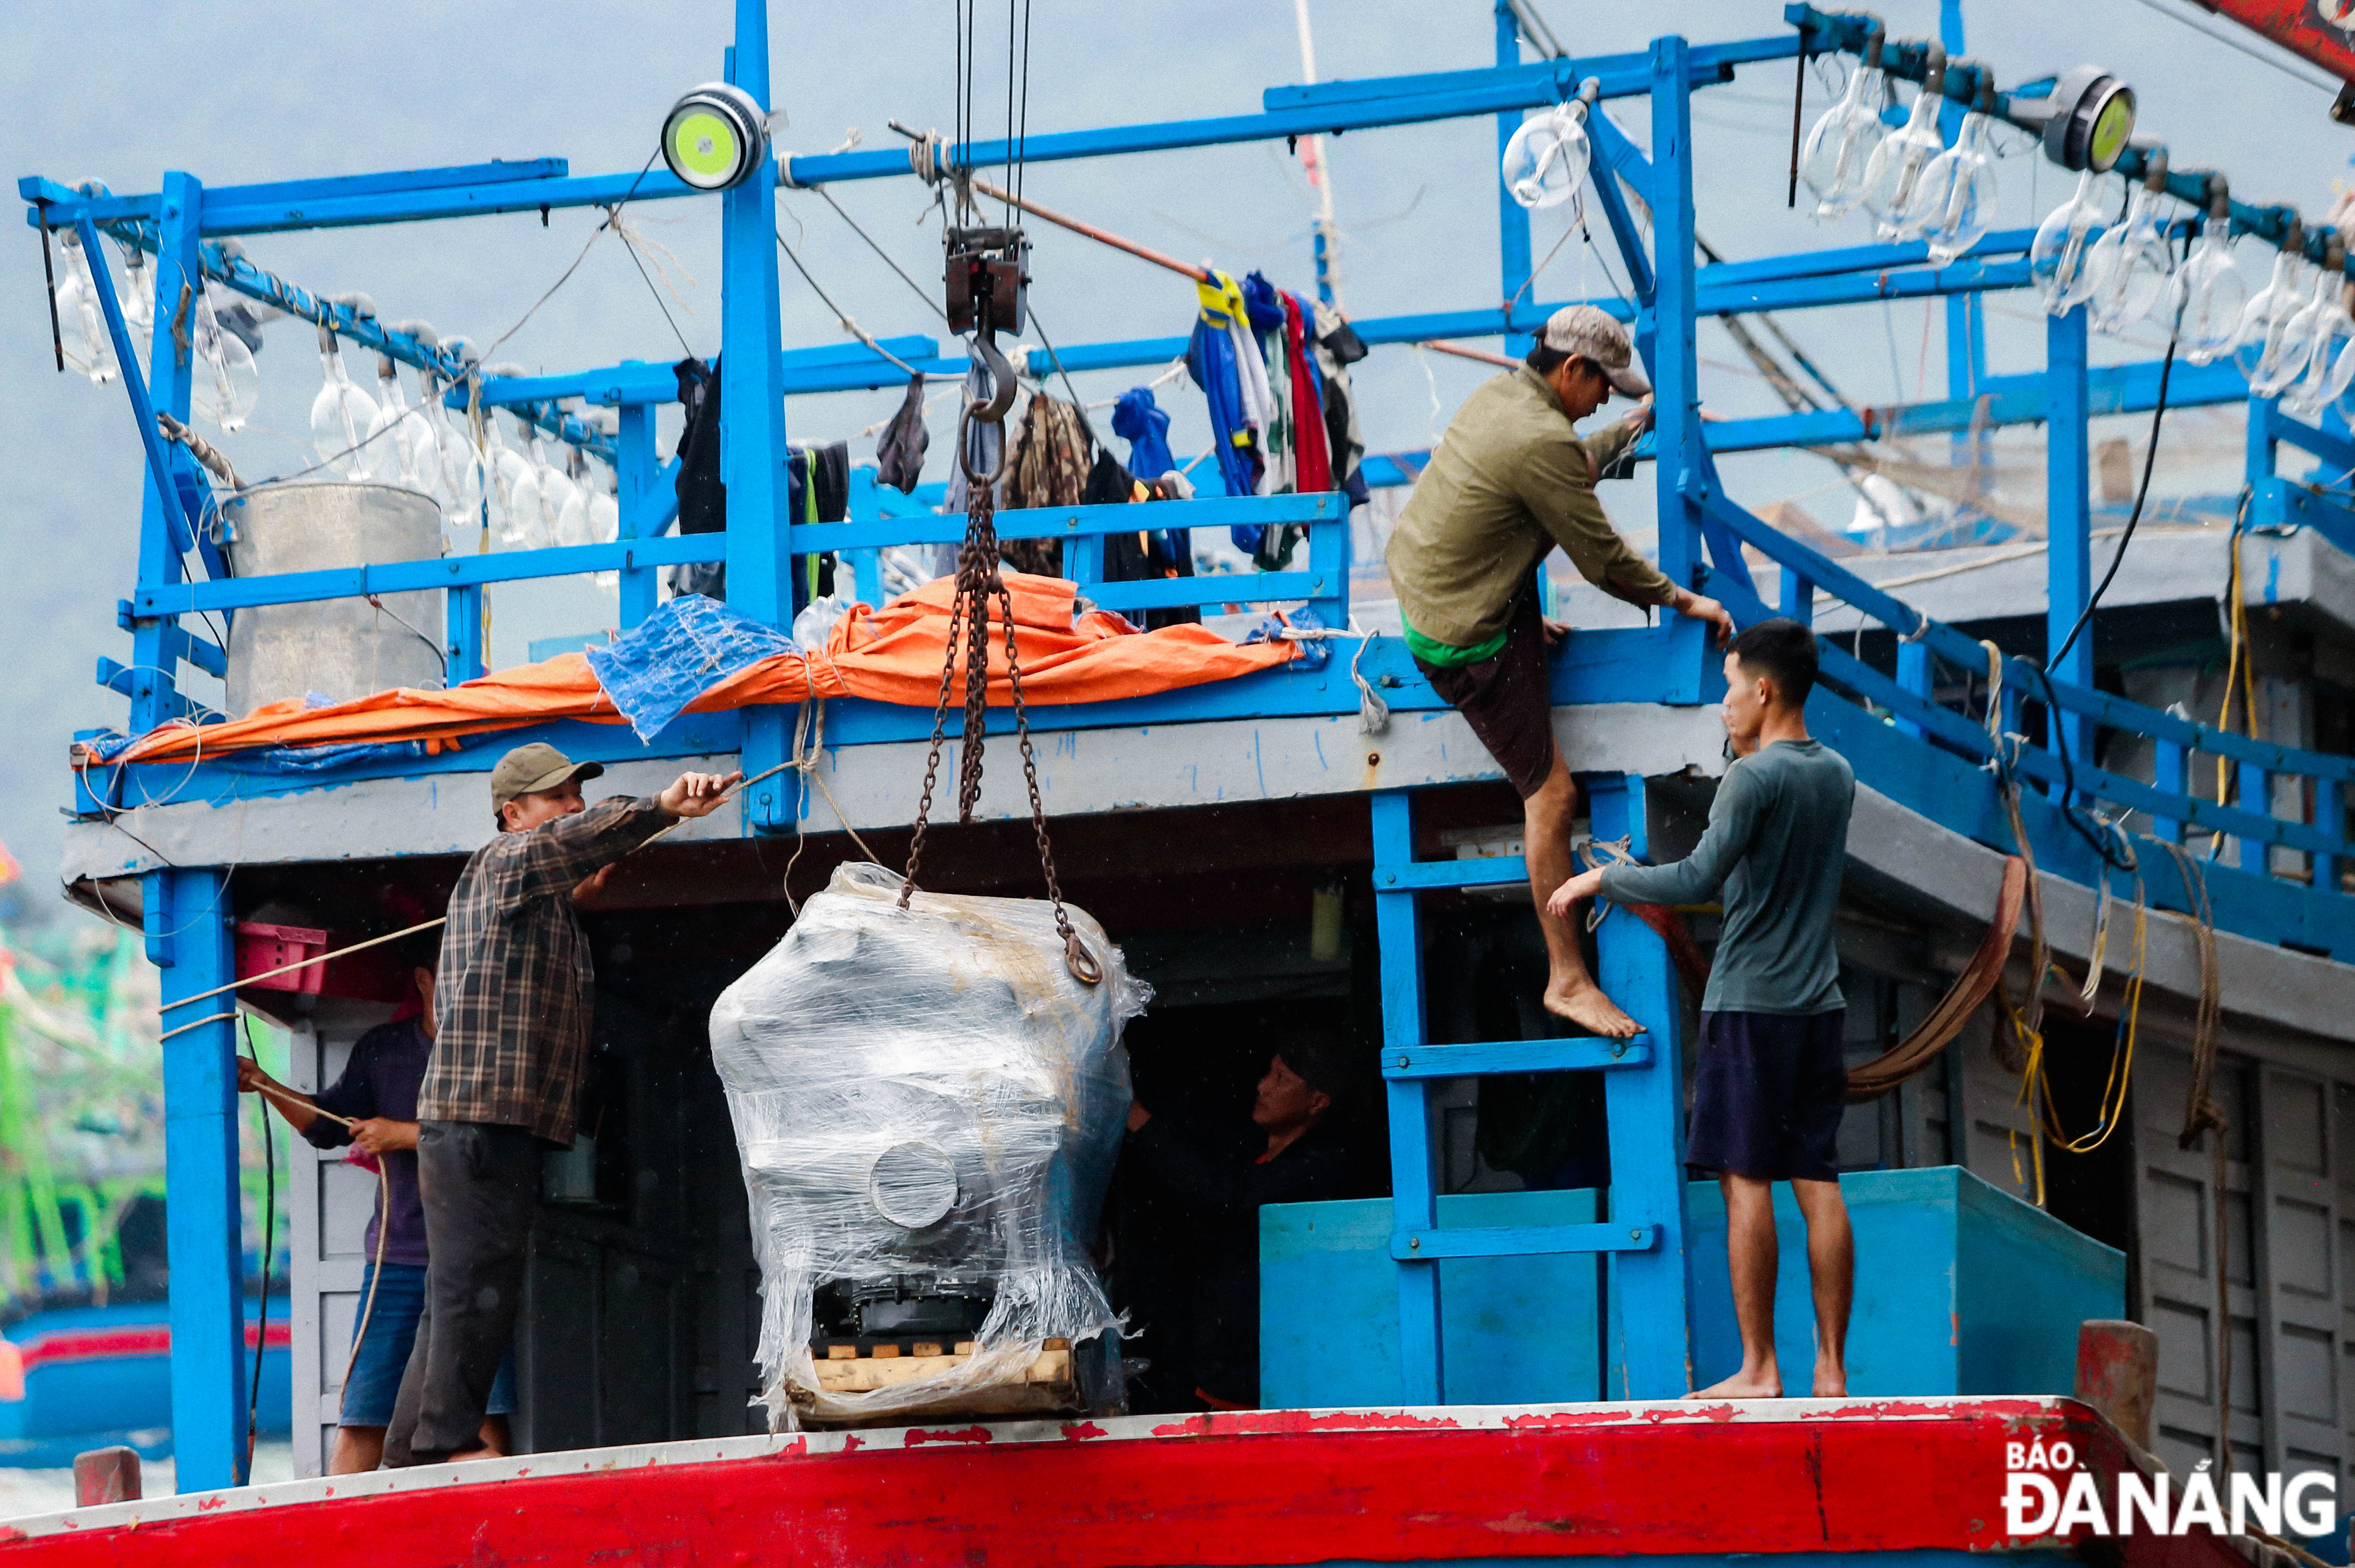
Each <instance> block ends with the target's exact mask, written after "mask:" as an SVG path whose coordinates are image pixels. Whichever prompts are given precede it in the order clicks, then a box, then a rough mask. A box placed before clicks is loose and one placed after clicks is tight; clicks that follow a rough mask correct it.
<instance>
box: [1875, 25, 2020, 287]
mask: <svg viewBox="0 0 2355 1568" xmlns="http://www.w3.org/2000/svg"><path fill="white" fill-rule="evenodd" d="M1974 69H1977V72H1978V93H1977V98H1976V99H1975V100H1974V101H1973V102H1972V105H1971V112H1969V113H1967V114H1966V115H1964V116H1963V123H1962V128H1961V129H1960V130H1959V131H1957V132H1956V133H1955V144H1954V145H1953V146H1951V147H1949V148H1947V149H1946V150H1945V152H1943V153H1940V154H1939V155H1937V156H1936V157H1934V158H1932V159H1931V160H1930V163H1929V166H1928V167H1926V168H1924V169H1923V171H1922V177H1921V178H1920V179H1919V180H1917V181H1915V182H1914V186H1913V200H1912V201H1911V202H1909V203H1908V204H1907V206H1906V208H1905V212H1904V217H1903V219H1902V222H1901V223H1900V224H1899V228H1900V229H1902V231H1903V232H1904V233H1905V234H1906V235H1908V236H1913V235H1918V236H1920V237H1921V238H1922V239H1923V240H1927V241H1929V245H1930V264H1931V265H1932V266H1934V267H1943V266H1945V264H1946V263H1947V262H1949V261H1953V260H1954V259H1955V257H1957V256H1959V255H1961V254H1962V253H1963V252H1964V251H1968V250H1969V249H1970V248H1971V247H1972V246H1974V245H1976V244H1977V243H1978V242H1979V237H1980V236H1981V235H1984V234H1985V233H1986V232H1987V225H1988V224H1990V223H1991V222H1993V221H1994V220H1995V204H1996V195H1997V192H1996V178H1995V142H1994V139H1993V136H1994V132H1993V125H1994V120H1993V115H1994V113H1995V79H1994V78H1993V77H1992V76H1991V75H1989V74H1988V72H1987V68H1986V67H1984V66H1979V67H1976V68H1974Z"/></svg>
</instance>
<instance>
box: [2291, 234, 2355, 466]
mask: <svg viewBox="0 0 2355 1568" xmlns="http://www.w3.org/2000/svg"><path fill="white" fill-rule="evenodd" d="M2330 247H2331V250H2332V251H2335V252H2336V253H2337V254H2338V257H2339V265H2338V266H2337V267H2336V268H2333V267H2331V266H2330V265H2329V263H2328V261H2325V262H2324V270H2325V272H2328V275H2329V281H2330V297H2329V300H2328V303H2327V304H2325V305H2324V306H2323V310H2322V316H2321V319H2320V320H2318V322H2316V324H2315V327H2314V338H2313V347H2311V348H2310V349H2308V350H2307V357H2306V373H2305V374H2304V375H2303V376H2302V377H2300V378H2299V379H2298V381H2297V384H2296V386H2294V387H2292V388H2291V389H2289V391H2288V392H2287V393H2286V394H2284V396H2283V398H2282V404H2283V406H2284V407H2286V408H2287V409H2288V410H2289V411H2291V412H2292V413H2294V414H2296V415H2297V416H2298V417H2299V418H2300V419H2304V420H2318V419H2320V418H2321V415H2322V411H2323V409H2324V408H2325V407H2326V406H2328V404H2329V403H2330V402H2332V401H2333V400H2336V399H2338V398H2339V397H2342V396H2344V395H2345V393H2346V391H2347V389H2348V386H2349V384H2350V382H2355V356H2350V354H2349V352H2348V350H2349V348H2350V346H2355V312H2350V311H2349V310H2348V308H2347V294H2348V287H2349V285H2348V282H2347V273H2346V265H2347V251H2346V247H2345V245H2344V244H2343V243H2342V242H2341V241H2340V240H2339V239H2338V237H2337V236H2336V235H2334V236H2332V238H2331V241H2330Z"/></svg>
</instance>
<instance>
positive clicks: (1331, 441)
mask: <svg viewBox="0 0 2355 1568" xmlns="http://www.w3.org/2000/svg"><path fill="white" fill-rule="evenodd" d="M1311 336H1312V337H1313V338H1314V340H1315V355H1314V362H1315V364H1316V368H1317V372H1318V375H1319V379H1321V380H1322V381H1323V383H1324V385H1323V387H1322V389H1321V390H1322V394H1323V397H1324V402H1325V446H1326V452H1327V457H1328V458H1329V460H1330V462H1331V464H1332V469H1333V473H1334V475H1335V476H1336V477H1337V478H1338V479H1339V481H1340V487H1341V488H1342V489H1343V490H1345V491H1347V492H1348V496H1349V505H1351V506H1352V507H1362V506H1364V505H1365V504H1366V500H1367V490H1366V476H1365V475H1363V474H1362V473H1360V472H1359V464H1360V463H1362V462H1363V461H1364V460H1365V455H1366V437H1365V432H1363V431H1361V430H1359V428H1358V402H1357V395H1356V393H1354V392H1353V391H1351V390H1350V388H1349V367H1350V366H1352V365H1355V364H1356V363H1357V362H1358V361H1359V360H1360V359H1363V358H1364V357H1366V345H1365V343H1364V341H1363V340H1362V339H1360V338H1359V336H1358V335H1357V333H1356V332H1355V331H1354V330H1352V329H1351V327H1350V325H1349V323H1348V318H1347V317H1346V316H1344V315H1342V314H1341V313H1340V312H1339V311H1337V310H1335V309H1334V308H1333V307H1332V306H1331V305H1329V304H1325V303H1324V302H1323V301H1321V300H1320V301H1318V302H1317V304H1316V331H1315V332H1314V333H1313V334H1311Z"/></svg>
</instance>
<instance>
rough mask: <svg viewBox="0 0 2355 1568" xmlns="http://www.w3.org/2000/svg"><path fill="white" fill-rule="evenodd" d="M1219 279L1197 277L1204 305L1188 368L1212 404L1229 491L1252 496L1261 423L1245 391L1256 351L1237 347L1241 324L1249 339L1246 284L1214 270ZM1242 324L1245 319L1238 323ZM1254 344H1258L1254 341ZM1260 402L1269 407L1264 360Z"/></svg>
mask: <svg viewBox="0 0 2355 1568" xmlns="http://www.w3.org/2000/svg"><path fill="white" fill-rule="evenodd" d="M1211 276H1212V278H1214V279H1215V280H1216V282H1215V283H1196V284H1195V285H1194V292H1195V293H1196V295H1197V296H1198V297H1199V300H1200V304H1201V309H1200V313H1199V315H1198V316H1197V317H1196V319H1195V322H1194V336H1193V337H1192V338H1191V339H1190V340H1188V343H1187V345H1186V369H1187V373H1188V375H1190V376H1192V377H1193V379H1194V385H1196V386H1198V387H1199V388H1201V389H1202V397H1203V400H1205V401H1206V402H1207V403H1208V404H1209V412H1210V444H1211V448H1212V450H1213V451H1215V452H1216V453H1218V458H1219V475H1220V478H1221V479H1223V480H1224V481H1225V482H1226V490H1227V494H1228V495H1230V496H1250V495H1253V494H1256V493H1257V489H1258V485H1259V465H1260V456H1259V429H1260V427H1259V426H1257V425H1254V424H1253V423H1252V419H1251V416H1250V413H1249V410H1248V406H1247V400H1246V398H1245V395H1244V392H1243V379H1244V362H1245V361H1247V360H1251V359H1252V356H1251V355H1248V354H1241V353H1238V351H1237V348H1236V344H1235V335H1236V333H1237V331H1238V330H1240V331H1241V333H1242V335H1243V336H1244V337H1245V338H1246V339H1248V338H1249V336H1250V331H1249V327H1248V325H1247V321H1248V318H1247V317H1246V315H1245V313H1244V310H1243V300H1242V290H1241V287H1240V285H1238V284H1237V283H1235V281H1234V279H1232V278H1231V277H1229V276H1228V275H1227V274H1226V273H1224V272H1213V273H1212V274H1211ZM1239 324H1241V325H1239ZM1254 347H1256V346H1255V345H1254ZM1259 378H1260V383H1261V391H1260V398H1259V407H1260V408H1262V409H1263V410H1264V409H1265V407H1266V402H1267V398H1266V389H1265V383H1266V379H1267V372H1266V368H1265V367H1264V366H1262V367H1261V368H1260V369H1259Z"/></svg>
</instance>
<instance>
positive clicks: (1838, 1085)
mask: <svg viewBox="0 0 2355 1568" xmlns="http://www.w3.org/2000/svg"><path fill="white" fill-rule="evenodd" d="M1847 1017H1848V1013H1847V1010H1846V1009H1845V1008H1843V1009H1841V1010H1840V1011H1838V1012H1830V1013H1813V1014H1806V1015H1802V1016H1793V1015H1789V1014H1785V1013H1703V1014H1701V1016H1700V1061H1698V1062H1697V1063H1696V1065H1695V1067H1694V1069H1693V1107H1692V1125H1691V1128H1690V1130H1689V1133H1688V1135H1687V1136H1686V1138H1685V1163H1686V1164H1687V1165H1694V1166H1699V1167H1700V1168H1702V1169H1703V1170H1720V1171H1732V1173H1733V1174H1734V1175H1736V1176H1752V1177H1756V1178H1758V1179H1761V1180H1764V1181H1795V1180H1796V1181H1836V1180H1838V1179H1839V1125H1840V1113H1841V1112H1842V1111H1844V1110H1846V1109H1847V1108H1848V1063H1847V1061H1845V1059H1844V1056H1843V1053H1842V1051H1841V1049H1840V1035H1841V1026H1842V1024H1843V1023H1844V1021H1845V1020H1846V1019H1847Z"/></svg>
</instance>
